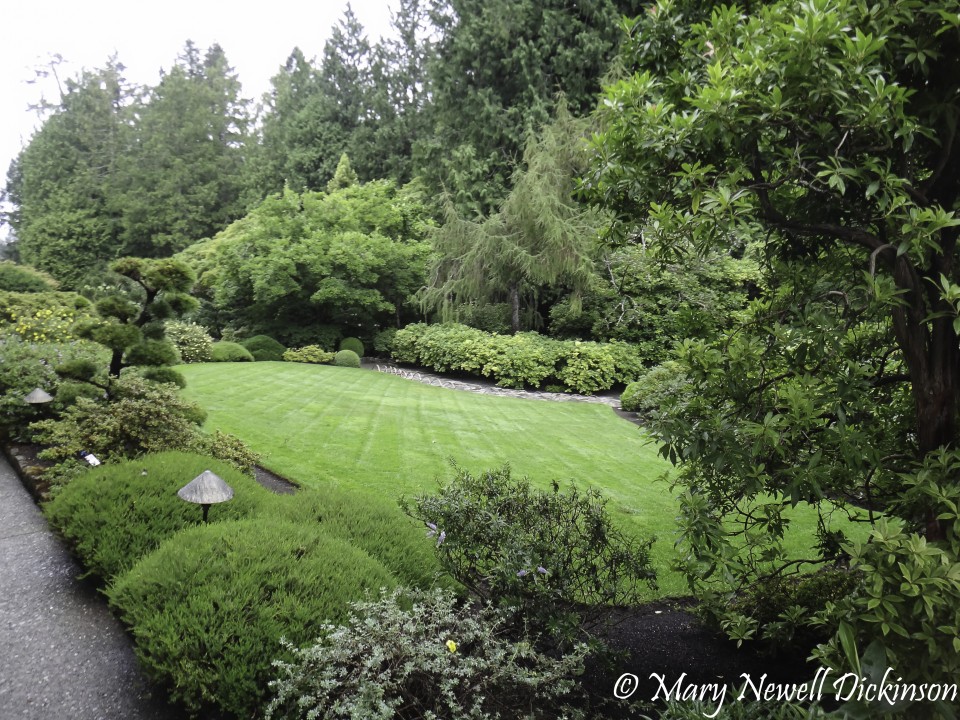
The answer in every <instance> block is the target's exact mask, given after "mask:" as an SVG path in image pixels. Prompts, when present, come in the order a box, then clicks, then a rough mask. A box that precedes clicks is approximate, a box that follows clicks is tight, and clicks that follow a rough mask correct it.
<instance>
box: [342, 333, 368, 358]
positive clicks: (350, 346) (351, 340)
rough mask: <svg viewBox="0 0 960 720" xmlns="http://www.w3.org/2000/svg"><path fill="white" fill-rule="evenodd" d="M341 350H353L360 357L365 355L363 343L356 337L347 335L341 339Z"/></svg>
mask: <svg viewBox="0 0 960 720" xmlns="http://www.w3.org/2000/svg"><path fill="white" fill-rule="evenodd" d="M340 349H341V350H353V352H355V353H356V354H357V356H358V357H363V343H362V342H360V340H358V339H357V338H355V337H347V338H344V339H343V340H341V341H340Z"/></svg>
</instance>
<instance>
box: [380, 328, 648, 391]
mask: <svg viewBox="0 0 960 720" xmlns="http://www.w3.org/2000/svg"><path fill="white" fill-rule="evenodd" d="M393 359H394V360H396V361H397V362H405V363H416V364H419V365H423V366H425V367H428V368H432V369H433V370H437V371H438V372H451V371H453V372H457V371H462V372H467V373H471V374H474V375H480V376H483V377H490V378H494V379H495V380H496V381H497V384H498V385H501V386H503V387H515V388H524V387H528V386H530V387H535V388H537V387H541V386H542V385H544V384H545V383H546V384H556V383H557V382H561V383H563V384H564V386H565V387H567V388H569V389H571V390H573V391H575V392H579V393H588V394H589V393H594V392H597V391H601V390H609V389H610V388H611V387H613V386H614V385H617V384H621V383H627V382H630V381H632V380H633V379H634V378H636V377H637V376H638V375H639V374H640V373H641V372H642V370H643V367H642V365H641V363H640V359H639V357H638V356H637V354H636V352H635V351H634V349H633V348H631V347H630V346H629V345H627V344H626V343H620V342H612V343H595V342H580V341H579V340H576V341H574V340H564V341H561V340H552V339H550V338H546V337H543V336H542V335H538V334H537V333H517V334H516V335H497V334H489V333H485V332H483V331H481V330H476V329H474V328H469V327H467V326H466V325H459V324H455V323H446V324H443V325H423V324H415V325H408V326H407V327H405V328H403V329H402V330H400V331H398V332H397V334H396V335H395V336H394V340H393Z"/></svg>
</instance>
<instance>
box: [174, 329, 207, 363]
mask: <svg viewBox="0 0 960 720" xmlns="http://www.w3.org/2000/svg"><path fill="white" fill-rule="evenodd" d="M164 327H165V328H166V336H167V339H168V340H169V341H170V342H172V343H173V345H174V347H176V348H177V351H178V352H179V353H180V359H181V360H183V362H185V363H198V362H209V361H210V358H211V355H212V352H213V338H212V337H210V334H209V333H208V332H207V329H206V328H205V327H203V326H202V325H197V324H196V323H192V322H190V323H188V322H180V321H179V320H167V322H166V323H165V324H164Z"/></svg>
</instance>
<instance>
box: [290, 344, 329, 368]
mask: <svg viewBox="0 0 960 720" xmlns="http://www.w3.org/2000/svg"><path fill="white" fill-rule="evenodd" d="M335 355H336V353H332V352H327V351H326V350H324V349H323V348H322V347H320V346H319V345H307V346H305V347H302V348H297V349H295V350H294V349H291V350H287V351H286V352H285V353H284V354H283V360H285V361H286V362H300V363H315V364H318V365H320V364H323V365H326V364H328V363H332V362H333V358H334V356H335Z"/></svg>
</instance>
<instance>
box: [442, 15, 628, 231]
mask: <svg viewBox="0 0 960 720" xmlns="http://www.w3.org/2000/svg"><path fill="white" fill-rule="evenodd" d="M639 11H640V3H639V2H635V1H630V0H621V2H615V1H614V0H586V1H585V2H578V3H575V4H574V3H569V2H562V1H561V0H545V1H540V0H538V1H536V2H535V1H534V0H434V1H433V3H432V8H431V16H432V19H433V22H434V23H435V24H436V26H437V28H438V29H439V31H440V33H441V38H440V40H439V41H438V43H437V47H436V52H435V53H434V55H433V60H432V62H431V63H430V80H431V83H432V85H431V89H432V92H433V99H434V103H435V111H436V121H437V125H436V136H435V137H434V139H433V141H432V143H431V145H430V147H429V148H427V153H426V157H425V159H424V163H423V170H424V173H425V175H426V176H427V178H428V179H429V182H430V184H431V185H433V186H435V187H439V186H442V187H444V188H445V189H446V190H447V191H448V192H449V193H450V194H451V196H452V198H453V200H454V203H455V204H456V206H457V208H458V209H460V210H461V211H464V212H467V213H468V214H474V215H475V214H484V213H487V212H489V211H490V210H491V209H493V208H496V207H497V205H498V204H499V202H500V201H501V200H502V199H503V198H504V197H505V195H506V192H507V189H508V188H509V186H510V176H511V172H512V169H513V167H514V166H515V165H517V164H518V163H519V162H520V160H521V159H522V155H523V148H524V145H525V141H526V137H527V135H528V134H529V133H530V132H531V131H532V130H534V129H535V128H537V127H539V126H541V125H543V124H544V123H546V122H547V121H548V120H549V118H550V114H551V108H552V106H553V100H554V98H555V96H556V95H557V93H559V92H563V93H564V94H565V95H566V97H567V102H568V103H569V105H570V107H571V109H572V110H573V112H574V114H577V115H580V114H583V113H585V112H587V111H588V110H589V109H592V107H593V104H594V96H595V94H596V92H597V91H598V90H599V85H600V77H601V75H603V73H604V72H605V69H606V67H607V63H608V62H609V60H610V59H611V58H612V57H613V54H614V51H615V50H616V45H617V42H618V40H619V33H620V30H619V24H620V23H619V19H620V16H621V15H622V14H635V13H637V12H639Z"/></svg>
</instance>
